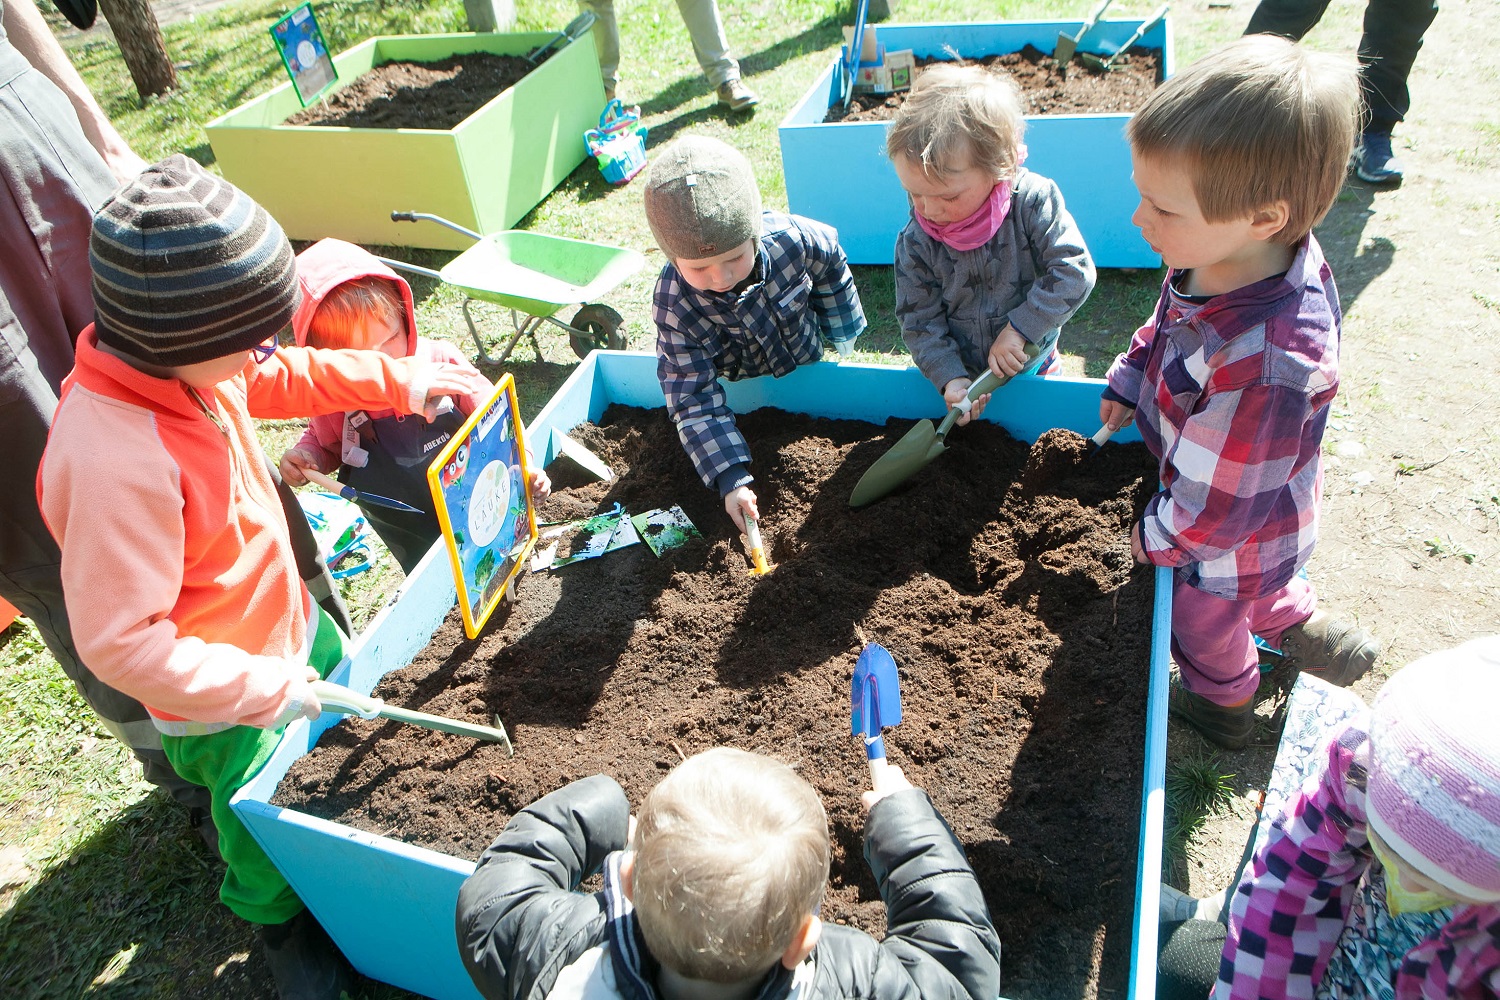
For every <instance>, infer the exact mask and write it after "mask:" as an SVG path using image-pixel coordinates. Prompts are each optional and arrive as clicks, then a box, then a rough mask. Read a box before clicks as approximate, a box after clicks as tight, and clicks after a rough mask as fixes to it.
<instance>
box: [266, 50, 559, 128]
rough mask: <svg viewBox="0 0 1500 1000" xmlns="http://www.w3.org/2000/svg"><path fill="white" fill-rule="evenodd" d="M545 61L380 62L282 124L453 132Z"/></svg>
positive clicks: (473, 56) (471, 56)
mask: <svg viewBox="0 0 1500 1000" xmlns="http://www.w3.org/2000/svg"><path fill="white" fill-rule="evenodd" d="M549 54H550V53H549ZM546 61H547V57H546V56H543V57H542V58H541V59H539V60H537V62H536V63H535V64H533V63H529V62H527V61H526V60H525V59H524V58H522V57H521V56H497V55H493V54H492V53H489V52H470V53H467V54H465V55H457V56H448V57H447V58H446V59H439V60H437V61H435V62H425V63H424V62H408V61H404V60H403V61H397V62H388V63H381V64H380V65H379V66H376V67H374V68H373V69H370V70H368V71H366V72H364V73H361V74H360V75H359V76H358V77H356V78H355V79H354V80H353V81H351V82H350V83H349V84H348V85H346V86H343V87H340V88H339V89H338V90H335V91H334V92H333V93H331V94H329V95H328V97H327V98H326V99H325V100H323V101H319V102H318V103H317V104H315V105H313V106H312V107H310V108H304V109H303V110H301V111H299V112H297V113H296V114H295V115H292V116H291V117H290V118H288V119H287V120H286V121H285V122H283V123H282V124H284V125H338V126H343V127H346V128H425V129H434V130H437V131H442V130H445V129H451V128H453V127H454V126H455V125H457V124H458V123H459V122H461V121H463V120H464V119H465V118H467V117H469V116H470V115H472V114H473V113H474V112H476V111H478V110H479V109H480V108H482V107H484V106H485V105H486V104H488V103H489V102H490V101H491V100H493V99H494V98H495V97H496V95H498V94H499V93H500V92H501V91H503V90H505V89H507V88H509V87H512V86H514V85H515V84H516V83H517V82H518V81H520V79H521V78H522V77H524V76H525V75H526V74H527V73H530V72H531V71H532V70H533V69H535V68H536V67H537V66H540V65H541V64H542V63H544V62H546Z"/></svg>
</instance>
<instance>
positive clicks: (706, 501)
mask: <svg viewBox="0 0 1500 1000" xmlns="http://www.w3.org/2000/svg"><path fill="white" fill-rule="evenodd" d="M739 423H740V426H741V428H743V429H744V431H745V432H746V434H747V436H748V438H749V440H750V441H751V444H752V448H753V449H754V453H755V455H756V464H755V466H754V468H755V471H756V473H757V475H758V476H759V477H760V478H759V480H758V481H757V483H756V489H757V492H758V495H759V500H760V509H761V513H762V515H763V518H762V525H763V529H764V534H765V536H766V545H767V547H768V549H769V550H770V556H771V560H772V562H773V563H775V564H776V568H775V569H773V570H772V571H771V572H770V573H769V574H768V575H766V576H763V577H756V576H752V575H750V574H749V572H748V562H747V560H746V557H745V555H744V552H743V549H742V547H741V543H740V541H739V539H738V538H735V537H732V536H731V533H732V527H731V526H730V524H729V520H728V518H727V516H726V515H725V513H724V511H723V507H722V505H721V503H720V501H719V500H718V498H717V497H716V496H715V495H714V494H713V493H712V492H710V491H708V490H705V489H704V488H703V486H702V484H701V483H700V482H699V481H698V479H697V477H696V475H695V474H694V472H693V470H692V467H691V465H690V463H689V462H688V460H687V458H686V456H685V455H684V454H683V451H682V447H681V445H680V444H679V442H678V438H677V433H676V431H675V429H674V428H673V426H672V424H671V423H670V421H669V420H668V419H667V417H666V415H665V412H664V411H661V410H651V411H647V410H638V409H629V408H622V407H615V408H611V409H610V410H609V411H607V412H606V413H605V415H604V417H603V419H602V421H601V424H600V425H599V426H593V425H584V426H582V427H580V428H577V429H576V430H575V431H574V432H573V434H574V436H575V437H577V438H578V439H579V440H581V441H582V442H583V443H584V444H586V445H587V446H588V447H590V448H592V449H593V450H594V451H596V452H597V453H599V455H600V456H601V457H602V458H603V459H604V460H605V461H606V462H607V463H608V464H609V465H610V466H611V467H613V468H614V469H615V470H616V471H617V472H619V473H620V478H619V479H618V480H616V481H615V482H614V483H612V484H604V483H598V482H585V480H584V478H583V477H582V476H581V475H580V474H579V473H577V471H576V468H575V467H573V466H572V465H571V463H566V462H558V463H554V465H553V467H552V470H551V471H552V472H553V473H554V478H555V481H556V484H557V486H558V487H559V488H558V492H557V493H556V494H555V495H554V498H553V499H552V500H549V501H548V502H547V504H546V505H545V507H544V508H543V511H542V513H543V515H544V517H545V519H547V520H562V519H566V518H575V517H581V516H586V515H588V514H591V513H595V512H597V511H599V510H601V509H603V508H606V507H608V506H609V505H610V504H612V503H613V502H615V501H619V502H621V503H623V504H624V505H625V507H626V509H627V510H630V511H633V512H644V511H647V510H650V509H652V508H655V507H666V506H671V505H673V504H681V505H682V506H683V507H684V509H685V510H686V511H687V513H688V515H689V516H690V517H691V518H692V520H693V522H694V523H695V524H696V525H698V527H699V528H700V530H702V531H703V533H704V535H705V538H704V539H703V540H699V541H694V542H692V543H690V544H688V545H687V546H685V547H683V548H680V549H677V550H674V551H671V552H668V553H667V554H665V555H664V556H663V557H662V558H660V559H658V558H657V557H656V556H653V555H652V554H651V552H650V551H649V550H648V549H647V548H646V547H645V546H644V545H639V546H634V547H632V548H628V549H624V550H621V551H618V552H615V553H611V554H610V555H607V556H604V557H602V558H599V559H596V560H592V561H589V562H584V563H579V564H575V565H573V566H569V567H566V568H564V569H560V570H558V571H556V572H553V573H544V574H539V575H536V576H531V577H526V578H524V579H523V580H522V581H521V582H522V584H523V585H522V586H521V588H520V594H519V599H518V601H517V602H516V603H514V604H507V603H502V604H501V606H500V608H499V609H498V610H497V611H496V614H495V617H494V618H493V619H492V620H491V623H490V624H489V625H488V626H487V628H486V630H485V632H484V634H482V635H481V636H480V638H479V639H477V640H475V641H467V640H465V639H464V636H463V630H462V626H461V624H460V622H459V619H458V616H457V612H456V611H455V612H454V614H452V615H450V617H449V619H448V620H447V621H446V622H445V623H444V624H443V626H442V627H441V628H440V629H439V631H438V633H437V634H436V635H435V636H434V637H433V640H432V643H431V645H430V646H429V647H428V648H427V649H426V650H425V651H424V652H423V653H422V654H420V655H419V656H418V657H417V659H416V662H414V663H413V664H412V665H411V666H409V667H407V668H405V669H402V670H399V671H395V672H393V673H391V674H388V675H387V676H386V677H385V678H384V680H382V682H381V684H380V686H379V687H378V688H377V691H376V693H377V694H379V695H381V696H383V697H384V698H386V699H387V700H388V701H389V702H390V703H392V704H396V705H402V706H407V707H410V708H418V709H421V710H424V711H428V712H435V713H438V714H442V715H449V716H454V717H458V718H463V719H467V720H470V721H474V722H490V721H491V718H492V716H493V715H495V714H499V715H500V717H501V718H502V719H503V720H504V722H505V725H506V726H508V727H509V730H510V733H511V737H512V739H513V740H514V742H515V748H516V756H515V757H513V758H508V757H507V756H506V755H505V751H504V749H503V748H501V747H500V746H497V745H494V744H484V743H475V742H473V741H469V740H465V739H459V738H455V737H452V736H446V735H443V734H440V733H434V732H430V731H427V730H423V729H418V728H415V727H410V726H403V725H399V724H396V723H390V722H385V721H377V722H362V721H359V720H354V719H351V720H349V721H347V722H345V723H343V724H341V725H339V726H337V727H335V728H334V729H332V730H330V731H329V732H327V733H325V734H324V735H323V737H322V740H321V742H320V745H319V746H318V747H317V748H316V749H315V750H314V752H312V753H311V754H309V755H308V756H306V757H304V758H303V759H302V760H300V761H298V762H297V763H296V764H295V765H294V766H293V767H292V769H291V771H290V772H289V773H288V775H287V777H286V779H285V780H284V781H283V782H282V785H281V788H280V790H279V791H278V793H277V795H276V797H275V800H274V801H275V802H276V803H277V804H279V805H282V806H286V807H290V808H295V809H298V810H300V811H303V812H307V813H312V814H315V815H318V816H323V817H325V818H329V819H333V820H336V821H338V822H341V823H344V824H347V825H350V826H354V827H358V828H360V829H362V830H366V831H370V832H373V833H378V834H383V835H386V836H389V837H394V838H397V839H399V840H403V841H406V842H408V843H412V844H419V845H422V846H426V847H430V848H433V849H436V850H439V851H442V852H445V853H448V854H450V855H455V856H458V857H463V858H477V857H478V855H479V854H480V852H481V851H482V850H483V849H484V848H485V847H486V846H487V845H488V843H489V841H490V840H491V839H492V838H493V836H494V834H495V833H496V832H497V831H498V830H499V829H500V827H501V826H502V825H503V824H504V822H505V820H506V818H507V817H509V816H510V815H512V814H513V813H514V812H515V811H516V810H517V809H518V808H520V807H522V806H524V805H525V804H527V803H529V802H531V801H533V800H535V799H536V798H537V797H539V796H541V795H543V794H545V793H547V792H549V791H552V790H553V789H556V788H558V787H560V786H562V785H563V784H565V783H567V782H569V781H571V780H573V779H576V778H580V777H584V776H586V775H590V774H594V773H598V772H604V773H607V774H610V775H613V776H614V777H615V778H617V779H618V780H619V781H620V783H621V784H622V785H623V786H624V787H625V790H626V792H627V793H628V794H629V796H630V798H631V800H632V801H633V802H637V803H638V802H640V801H641V799H642V798H643V797H644V795H645V793H646V791H647V790H648V789H650V788H651V787H652V786H653V785H654V784H655V783H656V782H657V781H658V780H659V779H660V778H661V776H662V775H664V774H665V773H666V772H667V771H668V770H669V769H671V768H672V767H673V766H674V765H675V764H677V763H678V762H679V761H680V760H682V759H683V758H684V757H685V756H687V755H691V754H694V753H696V752H698V751H700V750H704V749H706V748H708V747H712V746H717V745H725V744H728V745H733V746H738V747H742V748H744V749H747V750H753V751H760V752H764V753H768V754H774V755H776V756H778V757H780V758H782V759H784V760H786V761H788V762H790V763H792V764H794V765H795V766H797V767H798V768H799V770H800V773H802V774H803V775H804V776H805V777H806V778H807V779H808V780H809V781H810V782H812V783H813V785H814V786H815V787H816V788H817V789H818V791H819V793H820V794H821V795H822V797H823V800H824V802H825V803H826V805H827V808H828V814H829V820H830V823H831V827H832V835H833V840H834V862H833V874H832V882H831V884H830V886H829V890H828V896H827V898H826V900H825V901H824V904H823V910H822V915H823V917H824V919H828V920H835V921H838V922H841V923H848V924H852V925H854V926H857V927H861V928H864V929H866V930H868V931H870V932H872V933H875V934H877V935H878V934H880V933H882V932H883V930H884V909H883V906H882V904H881V902H880V898H879V895H878V893H877V892H876V889H875V885H874V882H873V879H872V878H871V876H870V874H869V870H868V868H867V866H866V864H865V861H864V859H863V855H862V850H863V848H862V839H861V838H862V830H863V819H864V817H863V810H862V808H861V805H860V802H859V794H860V792H861V791H862V790H863V789H864V788H865V787H867V784H868V781H869V772H868V768H867V766H866V764H865V760H864V754H863V753H862V752H861V744H860V743H859V742H858V741H857V740H855V739H854V738H853V737H852V736H851V734H850V726H849V686H850V677H851V676H852V672H853V669H854V662H855V659H856V657H857V656H858V653H859V650H860V648H861V646H862V643H863V641H864V640H865V639H868V640H869V641H873V642H879V643H881V644H882V645H884V646H885V647H886V648H887V649H889V650H890V651H891V653H892V655H893V656H894V657H895V660H896V662H897V664H898V665H899V668H900V673H901V688H902V692H901V693H902V701H903V707H904V712H905V718H904V721H903V722H902V723H901V725H899V726H897V727H895V728H893V729H890V730H887V733H886V743H887V745H888V747H889V748H890V758H891V760H892V761H893V762H894V763H897V764H900V765H901V767H902V768H903V769H904V770H905V771H906V773H907V775H908V776H909V777H910V778H911V780H912V781H913V783H915V784H917V785H920V786H921V787H924V788H926V789H927V790H928V792H929V794H931V796H932V798H933V800H934V802H936V804H937V806H938V808H939V809H940V810H941V812H942V813H943V815H944V816H945V817H946V818H947V820H948V822H949V823H950V824H951V825H952V827H953V829H954V830H955V831H956V833H957V834H958V836H959V838H960V839H961V840H962V841H963V843H964V845H965V848H966V850H967V851H968V855H969V858H970V860H971V861H972V862H973V864H974V867H975V870H976V871H977V873H978V876H979V879H980V881H981V883H982V884H983V886H984V888H985V892H986V895H987V898H988V900H989V904H990V909H991V912H992V914H993V916H994V918H995V923H996V925H997V927H998V929H999V931H1000V936H1001V940H1002V942H1003V945H1004V949H1005V950H1004V956H1003V958H1004V961H1003V966H1002V970H1003V975H1004V979H1003V985H1004V991H1005V994H1006V995H1007V996H1012V997H1018V998H1025V1000H1044V998H1048V1000H1049V998H1068V1000H1077V998H1079V997H1097V996H1099V995H1100V994H1101V993H1103V994H1104V995H1108V993H1109V991H1114V992H1115V995H1117V996H1123V995H1124V992H1125V990H1126V988H1127V977H1128V971H1129V962H1130V956H1129V950H1130V942H1131V932H1132V919H1131V917H1132V911H1133V907H1134V894H1135V861H1136V853H1137V836H1138V830H1137V827H1138V822H1139V813H1140V799H1141V774H1142V768H1143V766H1144V729H1145V724H1144V723H1145V701H1146V688H1147V684H1146V681H1147V671H1148V665H1149V656H1150V653H1149V643H1150V631H1151V609H1152V596H1153V591H1152V574H1151V572H1150V571H1149V570H1148V569H1146V568H1145V567H1138V566H1135V565H1134V564H1133V563H1132V561H1131V557H1130V545H1129V536H1128V529H1129V526H1130V524H1131V523H1132V521H1133V519H1134V517H1135V516H1136V513H1137V512H1138V511H1139V510H1140V509H1141V506H1142V505H1143V504H1144V502H1145V500H1146V499H1147V498H1148V497H1149V496H1150V494H1151V491H1152V488H1153V486H1154V484H1155V482H1156V477H1155V465H1154V463H1153V462H1152V461H1151V460H1150V458H1149V456H1148V454H1147V452H1146V451H1145V449H1144V448H1143V447H1142V446H1141V445H1139V444H1133V445H1127V446H1120V445H1115V444H1111V445H1108V446H1106V447H1105V448H1104V449H1103V450H1101V451H1100V452H1099V453H1098V454H1097V455H1095V456H1094V457H1093V458H1091V459H1090V460H1089V461H1088V462H1087V463H1086V464H1085V465H1081V466H1080V465H1079V464H1078V463H1076V462H1075V463H1070V462H1066V461H1060V462H1037V461H1031V462H1030V463H1029V465H1030V467H1031V468H1032V470H1033V472H1032V474H1031V475H1029V476H1028V477H1027V478H1026V479H1025V480H1024V481H1023V479H1022V473H1023V470H1024V469H1026V468H1027V467H1028V457H1029V456H1028V451H1029V449H1028V448H1027V446H1026V445H1024V444H1022V443H1020V442H1018V441H1016V440H1015V439H1013V438H1011V437H1010V436H1009V435H1007V434H1006V433H1005V432H1004V431H1003V430H1001V429H1000V428H999V427H997V426H996V425H994V424H989V423H979V424H976V425H971V426H966V427H962V428H957V429H955V430H954V432H953V434H952V435H951V437H950V438H949V442H950V444H949V448H948V450H947V452H946V453H945V454H943V455H942V456H941V457H940V458H938V459H937V460H935V461H934V462H933V463H931V464H930V465H929V466H928V467H927V468H925V469H923V470H922V471H921V472H920V473H919V474H918V475H917V476H915V477H914V478H913V480H912V482H911V483H910V484H909V485H908V486H906V487H903V488H902V489H901V490H900V491H898V492H896V493H894V494H892V495H891V496H889V497H887V498H886V499H884V500H881V501H880V502H878V503H875V504H873V505H871V506H870V507H868V508H865V509H863V510H859V511H851V510H850V508H849V506H848V497H849V494H850V491H851V490H852V489H853V486H854V483H855V482H856V481H857V480H858V478H859V476H860V475H861V474H862V473H863V472H864V470H865V469H866V468H868V467H869V465H870V463H871V462H873V461H874V460H875V459H876V458H877V457H878V456H880V455H882V454H883V453H884V452H885V451H886V450H887V449H888V448H889V447H890V445H892V444H893V443H894V442H895V441H896V439H897V438H898V437H899V436H900V435H902V434H904V433H905V432H906V431H907V430H908V428H909V427H910V422H909V421H893V422H891V424H889V425H888V426H887V427H885V428H879V427H876V426H873V425H871V424H867V423H861V422H856V421H837V420H825V419H820V418H811V417H807V416H804V415H798V414H788V413H785V412H782V411H778V410H771V409H762V410H757V411H755V412H753V413H749V414H744V415H741V416H740V418H739ZM1073 439H1077V441H1075V440H1073ZM1081 440H1082V439H1081V438H1079V436H1078V435H1076V434H1071V432H1064V433H1063V434H1062V435H1060V436H1058V438H1057V441H1056V442H1054V443H1053V444H1048V442H1046V441H1044V442H1042V444H1041V446H1040V447H1042V448H1052V447H1057V446H1059V443H1060V445H1061V447H1063V448H1068V447H1072V448H1074V449H1075V450H1076V447H1077V442H1078V441H1081ZM564 465H566V466H567V468H566V469H565V468H563V466H564ZM1039 469H1045V474H1041V473H1040V472H1038V471H1037V470H1039Z"/></svg>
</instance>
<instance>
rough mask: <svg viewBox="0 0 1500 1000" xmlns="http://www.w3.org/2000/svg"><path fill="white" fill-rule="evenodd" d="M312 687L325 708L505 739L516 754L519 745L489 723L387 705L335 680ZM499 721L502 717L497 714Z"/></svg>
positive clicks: (495, 740) (446, 730) (479, 736)
mask: <svg viewBox="0 0 1500 1000" xmlns="http://www.w3.org/2000/svg"><path fill="white" fill-rule="evenodd" d="M312 689H313V694H315V695H317V696H318V701H319V702H321V703H322V705H323V711H325V712H337V713H339V714H340V715H357V716H359V717H360V718H361V719H377V718H378V719H391V720H393V721H395V722H405V723H409V724H411V725H413V726H421V727H422V728H423V729H436V730H437V731H438V732H440V733H451V734H453V735H454V736H472V737H474V738H475V739H476V740H490V741H491V742H494V743H504V744H505V749H506V750H508V751H509V752H510V754H511V756H515V749H514V748H513V747H512V746H511V745H510V737H509V736H508V735H507V734H506V732H505V730H504V729H492V728H490V727H489V726H479V725H475V724H474V723H472V722H460V721H459V720H457V719H448V718H444V717H443V716H441V715H428V714H427V713H426V712H415V711H412V710H411V709H409V708H396V707H395V706H392V705H387V704H386V703H385V701H384V699H381V698H370V697H367V696H365V695H362V694H360V693H359V692H358V691H354V690H351V689H350V688H346V687H344V686H343V685H342V684H334V683H333V682H332V681H313V682H312ZM495 721H496V722H498V721H500V720H499V719H498V718H497V719H496V720H495Z"/></svg>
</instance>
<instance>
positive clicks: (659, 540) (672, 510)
mask: <svg viewBox="0 0 1500 1000" xmlns="http://www.w3.org/2000/svg"><path fill="white" fill-rule="evenodd" d="M630 522H631V523H632V524H633V525H635V530H636V533H637V534H639V535H640V537H641V539H642V540H644V541H645V543H646V546H647V547H648V548H649V549H650V550H651V551H652V552H655V553H656V554H657V555H658V556H659V555H661V554H662V553H663V552H666V551H668V550H669V549H675V548H679V547H681V546H683V545H686V544H687V543H688V542H690V541H692V540H693V539H694V538H702V537H703V536H702V535H701V534H700V533H699V532H698V529H697V527H696V526H694V524H693V522H692V521H690V520H688V516H687V514H685V513H683V510H682V508H681V507H667V508H665V509H663V510H648V511H647V512H646V513H644V514H637V515H635V516H634V517H632V518H631V519H630Z"/></svg>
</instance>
